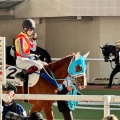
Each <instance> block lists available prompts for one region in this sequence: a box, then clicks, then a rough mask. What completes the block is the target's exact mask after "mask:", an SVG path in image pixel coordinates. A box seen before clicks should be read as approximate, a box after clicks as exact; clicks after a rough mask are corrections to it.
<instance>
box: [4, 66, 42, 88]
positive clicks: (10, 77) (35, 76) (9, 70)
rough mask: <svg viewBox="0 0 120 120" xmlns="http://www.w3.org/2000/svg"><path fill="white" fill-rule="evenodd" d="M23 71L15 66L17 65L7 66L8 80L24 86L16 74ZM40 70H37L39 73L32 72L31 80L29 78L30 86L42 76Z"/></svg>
mask: <svg viewBox="0 0 120 120" xmlns="http://www.w3.org/2000/svg"><path fill="white" fill-rule="evenodd" d="M18 72H21V69H19V68H17V67H15V66H8V67H7V68H6V81H8V82H10V83H12V84H14V85H15V86H23V82H22V81H20V79H18V78H16V77H15V75H16V74H17V73H18ZM39 74H40V71H37V73H32V74H30V75H29V80H28V86H29V87H32V86H34V85H35V84H36V83H37V81H38V79H39V77H40V75H39Z"/></svg>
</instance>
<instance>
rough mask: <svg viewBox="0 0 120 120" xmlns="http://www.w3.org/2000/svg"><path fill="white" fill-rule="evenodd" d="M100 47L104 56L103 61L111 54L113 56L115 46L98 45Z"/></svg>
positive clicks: (107, 59)
mask: <svg viewBox="0 0 120 120" xmlns="http://www.w3.org/2000/svg"><path fill="white" fill-rule="evenodd" d="M100 48H101V49H102V54H103V56H104V60H105V62H108V61H109V59H110V56H111V54H113V55H114V56H115V54H116V51H115V46H113V45H107V44H106V45H104V46H103V47H100Z"/></svg>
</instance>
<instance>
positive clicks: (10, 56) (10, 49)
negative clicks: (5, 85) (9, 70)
mask: <svg viewBox="0 0 120 120" xmlns="http://www.w3.org/2000/svg"><path fill="white" fill-rule="evenodd" d="M31 53H34V54H37V55H38V56H39V59H40V60H41V61H45V62H47V63H50V62H51V56H50V54H49V53H48V52H47V51H46V50H44V49H43V48H41V47H39V46H37V48H36V51H31ZM6 64H8V65H16V58H15V47H14V46H6Z"/></svg>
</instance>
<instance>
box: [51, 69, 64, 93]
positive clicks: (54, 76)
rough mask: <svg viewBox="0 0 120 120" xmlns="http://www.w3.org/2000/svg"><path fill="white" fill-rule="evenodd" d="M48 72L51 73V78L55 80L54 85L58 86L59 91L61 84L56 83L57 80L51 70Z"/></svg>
mask: <svg viewBox="0 0 120 120" xmlns="http://www.w3.org/2000/svg"><path fill="white" fill-rule="evenodd" d="M50 73H51V75H52V77H53V79H54V81H55V83H56V85H57V87H58V90H59V91H61V90H62V89H63V87H62V85H61V84H58V82H57V80H56V79H55V76H54V75H53V73H52V71H51V70H50Z"/></svg>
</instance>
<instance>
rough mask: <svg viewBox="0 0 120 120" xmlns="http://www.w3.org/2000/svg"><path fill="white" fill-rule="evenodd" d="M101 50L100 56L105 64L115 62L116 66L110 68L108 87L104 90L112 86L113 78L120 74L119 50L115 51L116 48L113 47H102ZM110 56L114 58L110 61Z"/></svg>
mask: <svg viewBox="0 0 120 120" xmlns="http://www.w3.org/2000/svg"><path fill="white" fill-rule="evenodd" d="M100 48H101V49H102V54H103V56H104V61H105V62H108V61H110V63H111V62H112V61H114V62H115V64H116V66H115V68H112V69H113V70H112V72H111V74H110V80H109V84H108V86H106V87H105V88H111V86H112V81H113V78H114V76H115V75H116V74H117V73H118V72H120V65H119V55H118V54H119V50H117V49H116V46H114V45H107V44H106V45H104V46H103V47H100ZM111 56H114V58H113V59H112V60H110V57H111ZM111 67H112V64H111Z"/></svg>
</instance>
